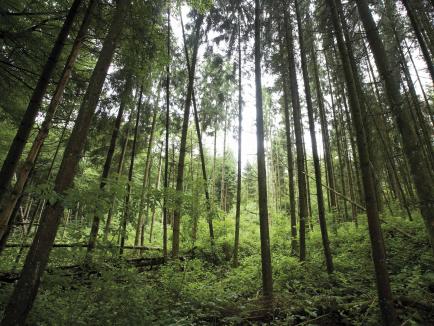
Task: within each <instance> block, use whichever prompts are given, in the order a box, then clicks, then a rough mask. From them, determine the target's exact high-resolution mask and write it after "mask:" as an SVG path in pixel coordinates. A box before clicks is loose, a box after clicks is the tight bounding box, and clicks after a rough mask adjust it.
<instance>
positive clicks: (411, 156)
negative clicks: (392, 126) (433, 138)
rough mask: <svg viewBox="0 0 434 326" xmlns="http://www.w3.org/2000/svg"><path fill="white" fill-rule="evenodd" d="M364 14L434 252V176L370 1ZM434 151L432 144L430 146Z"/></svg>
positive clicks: (360, 2) (361, 7)
mask: <svg viewBox="0 0 434 326" xmlns="http://www.w3.org/2000/svg"><path fill="white" fill-rule="evenodd" d="M356 3H357V8H358V10H359V14H360V18H361V20H362V22H363V25H364V27H365V30H366V35H367V38H368V41H369V44H370V46H371V49H372V52H373V54H374V58H375V62H376V64H377V68H378V70H379V72H380V74H381V76H382V78H383V80H384V82H385V89H386V94H387V97H388V100H389V103H390V105H391V108H392V113H393V114H394V116H395V119H396V123H397V126H398V129H399V131H400V133H401V136H402V142H403V145H404V152H405V154H406V156H407V159H408V161H409V163H410V170H411V174H412V177H413V182H414V184H415V186H416V191H417V195H418V197H419V207H420V211H421V214H422V217H423V218H424V221H425V226H426V228H427V231H428V236H429V239H430V242H431V248H432V251H433V255H434V209H433V208H434V205H433V198H434V180H433V178H432V176H431V174H430V172H429V170H428V166H427V164H426V161H425V160H424V157H423V153H422V151H421V148H420V144H419V142H418V139H417V135H416V131H415V129H414V126H413V125H412V124H411V117H410V113H409V111H408V109H407V108H405V107H404V105H403V100H402V97H401V94H400V82H399V76H398V75H397V74H396V73H394V70H393V68H392V67H390V65H389V62H388V59H387V55H386V52H385V49H384V46H383V43H382V41H381V39H380V36H379V33H378V30H377V28H376V24H375V22H374V19H373V18H372V14H371V11H370V9H369V6H368V4H367V2H366V1H364V0H357V1H356ZM430 150H431V151H432V148H431V149H430Z"/></svg>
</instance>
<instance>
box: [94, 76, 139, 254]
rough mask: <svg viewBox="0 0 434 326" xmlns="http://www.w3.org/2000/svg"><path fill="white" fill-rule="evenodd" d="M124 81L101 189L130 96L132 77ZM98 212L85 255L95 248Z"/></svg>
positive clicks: (101, 186) (108, 169)
mask: <svg viewBox="0 0 434 326" xmlns="http://www.w3.org/2000/svg"><path fill="white" fill-rule="evenodd" d="M126 78H127V79H126V81H125V85H124V90H123V92H122V95H121V103H120V105H119V110H118V114H117V117H116V120H115V125H114V126H113V131H112V135H111V138H110V145H109V148H108V151H107V156H106V159H105V162H104V167H103V171H102V175H101V181H100V184H99V190H100V191H103V189H104V187H105V185H106V183H107V178H108V176H109V173H110V168H111V165H112V161H113V155H114V152H115V148H116V141H117V139H118V135H119V129H120V127H121V123H122V117H123V115H124V110H125V107H126V106H127V102H128V99H129V97H130V96H131V90H132V79H131V76H130V75H128V76H127V77H126ZM99 214H100V213H98V212H97V213H96V214H95V215H94V217H93V221H92V227H91V230H90V235H89V242H88V247H87V255H89V254H90V253H91V252H92V251H93V249H95V245H96V241H97V237H98V230H99V224H100V215H99Z"/></svg>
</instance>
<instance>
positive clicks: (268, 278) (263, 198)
mask: <svg viewBox="0 0 434 326" xmlns="http://www.w3.org/2000/svg"><path fill="white" fill-rule="evenodd" d="M261 12H262V9H261V8H260V4H259V0H255V85H256V136H257V146H258V152H257V161H258V163H257V164H258V193H259V224H260V228H259V230H260V237H261V258H262V259H261V261H262V291H263V295H264V297H265V298H266V299H267V301H269V300H271V299H272V297H273V275H272V268H271V252H270V235H269V227H268V203H267V172H266V169H265V149H264V116H263V108H262V82H261V55H262V49H261Z"/></svg>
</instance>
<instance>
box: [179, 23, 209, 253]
mask: <svg viewBox="0 0 434 326" xmlns="http://www.w3.org/2000/svg"><path fill="white" fill-rule="evenodd" d="M181 28H182V38H183V41H184V52H185V59H186V62H187V70H188V73H189V74H190V72H191V65H190V56H189V54H188V49H187V42H186V39H185V31H184V23H183V21H182V18H181ZM193 88H194V87H193ZM192 100H193V115H194V126H195V129H196V136H197V142H198V145H199V156H200V164H201V169H202V179H203V186H204V190H205V199H206V209H207V221H208V228H209V237H210V240H211V248H212V250H214V226H213V216H212V214H213V212H212V205H211V198H210V195H209V191H208V177H207V173H206V164H205V154H204V151H203V145H202V134H201V131H200V124H199V114H198V112H197V106H196V96H195V93H194V89H193V94H192ZM191 147H192V148H193V144H192V146H191ZM191 162H193V157H192V158H191ZM192 170H193V169H192ZM192 179H193V178H192ZM196 224H197V220H196Z"/></svg>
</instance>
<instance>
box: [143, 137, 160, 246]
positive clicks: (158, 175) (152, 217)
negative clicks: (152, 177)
mask: <svg viewBox="0 0 434 326" xmlns="http://www.w3.org/2000/svg"><path fill="white" fill-rule="evenodd" d="M161 149H163V144H161ZM162 157H163V155H162V151H160V155H159V157H158V168H157V181H156V183H155V189H156V190H159V189H160V181H161V161H162ZM155 208H156V207H155V204H153V205H152V213H151V227H150V229H149V242H152V235H153V231H154V222H155ZM142 235H143V233H142ZM140 245H141V246H143V241H141V243H140Z"/></svg>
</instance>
